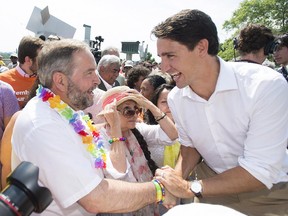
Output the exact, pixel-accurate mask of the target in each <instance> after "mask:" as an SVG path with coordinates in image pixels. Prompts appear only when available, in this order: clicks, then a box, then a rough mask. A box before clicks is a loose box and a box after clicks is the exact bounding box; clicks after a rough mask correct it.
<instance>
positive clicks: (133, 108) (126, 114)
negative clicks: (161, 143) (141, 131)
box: [117, 100, 140, 131]
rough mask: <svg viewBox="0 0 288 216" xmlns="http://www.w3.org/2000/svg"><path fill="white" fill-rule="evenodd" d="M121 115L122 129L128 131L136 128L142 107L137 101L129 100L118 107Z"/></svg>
mask: <svg viewBox="0 0 288 216" xmlns="http://www.w3.org/2000/svg"><path fill="white" fill-rule="evenodd" d="M117 110H118V111H119V115H120V121H121V130H122V131H127V130H131V129H134V128H135V126H136V122H137V118H138V116H139V114H140V109H139V107H138V105H137V104H136V102H135V101H132V100H128V101H125V102H123V103H122V104H120V105H119V106H118V107H117Z"/></svg>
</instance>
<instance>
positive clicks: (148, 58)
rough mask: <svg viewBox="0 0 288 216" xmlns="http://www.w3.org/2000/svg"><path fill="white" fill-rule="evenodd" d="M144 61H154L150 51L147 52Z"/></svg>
mask: <svg viewBox="0 0 288 216" xmlns="http://www.w3.org/2000/svg"><path fill="white" fill-rule="evenodd" d="M145 61H149V62H151V63H153V62H155V58H153V57H152V53H150V52H147V55H146V58H145Z"/></svg>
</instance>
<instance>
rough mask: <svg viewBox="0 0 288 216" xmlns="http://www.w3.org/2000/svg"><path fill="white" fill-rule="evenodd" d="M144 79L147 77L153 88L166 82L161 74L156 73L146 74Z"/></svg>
mask: <svg viewBox="0 0 288 216" xmlns="http://www.w3.org/2000/svg"><path fill="white" fill-rule="evenodd" d="M145 79H148V81H149V82H150V84H151V85H152V86H153V88H154V90H155V89H157V88H158V87H159V86H160V85H162V84H165V83H166V80H165V79H164V78H163V77H162V76H160V75H156V74H155V75H151V76H147V77H146V78H145Z"/></svg>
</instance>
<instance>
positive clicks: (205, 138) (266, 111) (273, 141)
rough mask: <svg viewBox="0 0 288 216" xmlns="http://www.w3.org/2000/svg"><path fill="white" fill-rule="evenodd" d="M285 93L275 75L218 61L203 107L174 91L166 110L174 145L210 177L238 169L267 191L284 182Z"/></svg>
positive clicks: (189, 94)
mask: <svg viewBox="0 0 288 216" xmlns="http://www.w3.org/2000/svg"><path fill="white" fill-rule="evenodd" d="M287 93H288V85H287V82H286V80H285V79H284V78H283V76H282V75H281V74H279V73H277V72H276V71H274V70H272V69H270V68H268V67H264V66H260V65H257V64H251V63H240V62H239V63H235V62H233V63H232V62H229V63H227V62H224V61H223V60H222V59H220V74H219V77H218V81H217V85H216V89H215V91H214V93H213V94H212V95H211V97H210V98H209V100H208V101H207V100H205V99H203V98H201V97H199V96H198V95H197V94H195V93H194V92H193V91H192V90H191V88H190V87H188V86H187V87H185V88H182V89H179V88H177V87H176V88H174V89H173V90H172V91H171V92H170V94H169V96H168V104H169V107H170V109H171V112H172V114H173V118H174V120H175V123H176V127H177V129H178V132H179V141H180V143H181V144H182V145H185V146H190V147H194V148H196V149H197V151H198V152H199V153H200V154H201V155H202V157H203V158H204V159H205V161H206V163H207V164H208V165H209V166H210V167H211V168H212V169H213V170H214V171H215V172H217V173H221V172H223V171H225V170H228V169H231V168H233V167H236V166H239V165H240V166H241V167H243V168H244V169H246V170H247V171H248V172H249V173H251V174H252V175H253V176H254V177H255V178H257V179H258V180H259V181H261V182H262V183H263V184H265V185H266V186H267V187H268V188H271V187H272V184H274V183H278V182H280V181H288V176H287V172H288V168H287V167H288V164H287V157H288V155H287V153H286V146H287V137H288V133H287V129H288V112H287V108H288V97H287ZM285 158H286V162H285Z"/></svg>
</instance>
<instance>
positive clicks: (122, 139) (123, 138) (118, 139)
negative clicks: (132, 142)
mask: <svg viewBox="0 0 288 216" xmlns="http://www.w3.org/2000/svg"><path fill="white" fill-rule="evenodd" d="M120 141H122V142H125V141H126V138H125V137H112V138H111V139H110V140H108V142H109V143H110V144H112V143H114V142H120Z"/></svg>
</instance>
